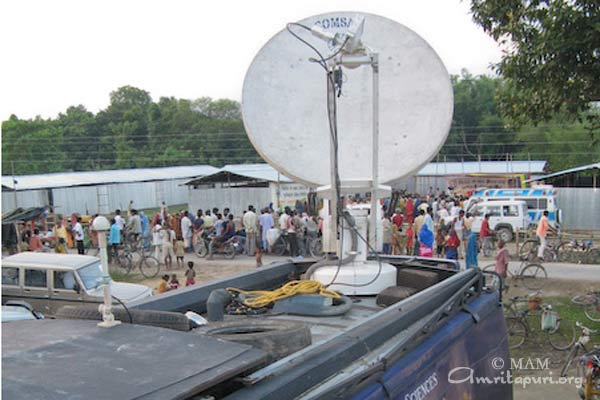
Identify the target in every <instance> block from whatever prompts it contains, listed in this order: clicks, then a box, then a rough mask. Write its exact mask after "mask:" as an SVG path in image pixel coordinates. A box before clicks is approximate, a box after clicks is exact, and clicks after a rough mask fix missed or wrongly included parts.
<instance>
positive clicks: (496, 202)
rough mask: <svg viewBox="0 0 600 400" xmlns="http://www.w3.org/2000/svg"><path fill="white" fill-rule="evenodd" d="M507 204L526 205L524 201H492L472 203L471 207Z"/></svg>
mask: <svg viewBox="0 0 600 400" xmlns="http://www.w3.org/2000/svg"><path fill="white" fill-rule="evenodd" d="M507 204H524V205H527V202H526V201H525V200H494V201H479V202H477V203H473V206H475V205H477V206H479V205H481V206H488V207H490V206H505V205H507Z"/></svg>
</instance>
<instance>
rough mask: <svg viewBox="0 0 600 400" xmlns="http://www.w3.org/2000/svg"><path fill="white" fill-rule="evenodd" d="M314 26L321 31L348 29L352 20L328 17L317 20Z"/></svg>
mask: <svg viewBox="0 0 600 400" xmlns="http://www.w3.org/2000/svg"><path fill="white" fill-rule="evenodd" d="M315 25H318V26H320V27H321V28H323V29H330V28H350V26H351V25H352V18H349V17H329V18H324V19H321V20H318V21H317V22H315Z"/></svg>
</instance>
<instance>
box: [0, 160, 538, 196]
mask: <svg viewBox="0 0 600 400" xmlns="http://www.w3.org/2000/svg"><path fill="white" fill-rule="evenodd" d="M545 166H546V161H508V162H506V161H481V162H476V161H474V162H446V163H430V164H428V165H426V166H425V167H424V168H423V169H421V171H419V172H418V174H417V175H420V176H435V175H438V176H443V175H460V174H477V173H481V174H504V173H533V174H541V173H544V167H545ZM223 172H229V173H231V174H236V175H239V176H242V177H247V178H249V179H255V180H261V181H269V182H277V181H279V182H282V183H289V182H293V181H292V180H291V179H289V178H288V177H286V176H284V175H282V174H280V173H279V172H277V170H276V169H275V168H273V167H271V166H270V165H269V164H232V165H226V166H224V167H223V168H221V169H218V168H215V167H212V166H210V165H194V166H181V167H166V168H137V169H118V170H108V171H84V172H60V173H54V174H40V175H17V176H15V179H16V181H17V184H16V188H17V190H34V189H50V188H59V187H71V186H88V185H98V184H110V183H133V182H147V181H161V180H171V179H186V178H194V179H190V180H189V181H187V182H186V184H194V182H196V181H197V180H199V178H202V177H209V176H211V175H215V174H218V173H223ZM2 185H3V187H6V188H9V189H12V188H14V187H15V186H14V184H13V178H12V176H2Z"/></svg>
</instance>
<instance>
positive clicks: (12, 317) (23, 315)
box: [2, 306, 37, 322]
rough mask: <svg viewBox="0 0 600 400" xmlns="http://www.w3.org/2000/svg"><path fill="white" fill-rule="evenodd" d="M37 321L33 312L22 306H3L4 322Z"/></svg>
mask: <svg viewBox="0 0 600 400" xmlns="http://www.w3.org/2000/svg"><path fill="white" fill-rule="evenodd" d="M28 319H37V318H35V316H34V315H33V314H32V312H31V311H29V310H28V309H26V308H25V307H21V306H2V322H11V321H23V320H28Z"/></svg>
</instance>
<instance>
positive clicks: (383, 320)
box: [2, 256, 512, 400]
mask: <svg viewBox="0 0 600 400" xmlns="http://www.w3.org/2000/svg"><path fill="white" fill-rule="evenodd" d="M380 258H381V261H383V262H386V263H389V264H391V265H393V266H395V267H396V268H397V286H395V287H390V288H388V289H386V290H385V291H384V292H387V295H386V294H385V293H380V294H378V295H374V296H351V297H350V301H349V302H346V304H342V305H340V304H336V303H335V302H332V303H331V304H329V305H327V306H324V308H328V307H330V308H336V307H343V308H344V310H343V311H342V312H341V313H337V315H333V314H331V315H329V314H328V313H315V312H314V309H315V307H314V306H313V305H306V304H307V303H301V304H304V306H303V307H304V310H305V311H306V312H302V309H303V307H300V310H299V309H298V307H296V308H295V309H288V311H286V310H285V308H278V307H277V302H276V303H275V304H276V305H275V306H274V307H272V308H270V307H267V308H266V309H264V310H262V311H261V312H260V313H258V312H255V311H256V310H251V309H245V310H244V309H243V307H242V309H241V311H240V308H239V307H237V306H236V307H231V306H232V303H231V301H230V300H231V299H229V300H228V301H227V302H224V303H222V304H220V303H219V302H216V303H215V302H214V299H215V297H217V298H218V296H215V294H219V293H223V290H225V288H238V289H244V290H270V289H274V288H278V287H280V286H282V285H284V284H286V282H289V281H290V279H292V280H293V279H296V278H298V277H300V276H301V275H302V274H303V273H304V272H305V271H306V270H307V269H308V268H309V267H310V266H311V265H312V264H313V263H314V261H313V262H310V261H301V262H292V261H287V262H279V263H274V264H272V265H269V266H265V267H263V268H260V269H256V270H253V271H250V272H245V273H242V274H239V275H236V276H232V277H228V278H225V279H221V280H217V281H212V282H207V283H202V284H197V285H194V286H190V287H187V288H183V289H179V290H176V291H172V292H167V293H166V294H163V295H160V296H152V297H149V298H146V299H144V300H140V301H138V302H136V303H130V304H128V309H127V313H119V312H117V313H116V315H117V316H119V315H120V317H118V318H119V319H121V320H122V321H123V323H122V324H121V325H119V326H117V327H115V328H111V329H105V328H99V327H97V326H96V322H95V321H85V320H75V319H73V318H63V317H65V316H66V315H67V314H68V313H67V314H64V313H63V314H61V313H60V312H59V313H58V315H57V316H58V319H55V320H39V321H18V322H14V323H11V324H7V325H5V326H3V332H2V335H3V342H2V348H3V351H2V358H3V388H2V391H3V395H5V396H8V397H10V398H38V399H54V398H71V397H72V398H75V397H77V396H81V395H85V394H86V393H88V394H89V393H103V394H102V395H100V394H99V395H97V396H95V398H120V399H125V398H127V399H129V398H131V399H133V398H148V399H152V398H156V399H176V398H189V399H208V398H215V399H217V398H226V399H297V398H301V399H330V398H331V399H334V398H335V399H388V398H394V399H406V400H424V399H480V398H484V397H485V398H487V399H490V400H507V399H512V386H511V383H510V382H511V381H510V369H509V368H510V360H509V350H508V338H507V330H506V325H505V321H504V317H503V313H502V307H501V294H500V293H501V292H499V291H497V290H495V289H494V288H492V287H488V286H487V285H486V275H485V274H484V273H483V272H481V271H480V270H478V269H469V270H466V271H458V270H457V264H456V262H455V261H450V260H438V259H426V258H418V257H406V256H380ZM230 290H231V289H230ZM215 304H216V307H217V308H219V307H220V308H221V311H222V313H223V317H224V318H223V320H222V321H217V320H215V321H212V319H214V318H211V310H212V311H214V310H215ZM238 306H239V304H238ZM211 307H212V308H211ZM67 308H68V307H67ZM73 309H74V310H77V309H79V311H80V312H79V313H77V314H72V316H73V315H76V316H77V318H84V319H90V318H91V319H94V318H96V319H99V313H98V312H97V310H95V313H96V315H95V316H92V314H91V313H90V312H89V311H90V310H88V312H87V313H85V312H84V313H82V312H81V311H82V310H81V306H77V307H73ZM116 310H117V311H119V308H117V309H116ZM121 311H122V310H121ZM189 311H193V312H194V313H195V314H200V315H203V316H205V317H207V319H208V320H209V322H208V323H207V324H204V325H198V324H195V323H192V322H190V324H189V325H185V324H184V325H185V327H184V328H183V329H181V328H182V325H181V323H180V321H179V320H178V321H179V322H178V326H169V324H168V323H166V324H163V325H158V326H162V327H156V326H147V325H153V324H152V323H148V321H150V320H152V319H156V320H158V319H160V318H163V319H162V321H168V319H164V318H165V316H171V315H178V316H183V313H185V312H189ZM128 313H129V317H128V316H127V314H128ZM138 314H141V315H142V316H144V315H146V316H145V317H144V318H142V319H139V320H138V321H136V320H135V319H136V318H138ZM213 314H214V313H213ZM132 315H133V319H132V317H131V316H132ZM159 317H160V318H159ZM184 318H185V317H184ZM217 319H218V318H217ZM144 321H145V322H144ZM129 322H134V324H131V323H129ZM35 324H38V325H35ZM42 325H43V327H42ZM154 325H156V324H154ZM33 327H35V329H32V328H33ZM165 328H171V329H165ZM62 336H64V337H68V340H64V337H63V340H61V337H62ZM57 343H58V345H57ZM91 343H92V344H93V347H90V344H91ZM171 347H174V348H175V350H173V349H172V348H171ZM186 349H187V350H186ZM32 360H33V361H35V362H33V361H32ZM57 393H59V394H60V395H57ZM32 396H33V397H32Z"/></svg>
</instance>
